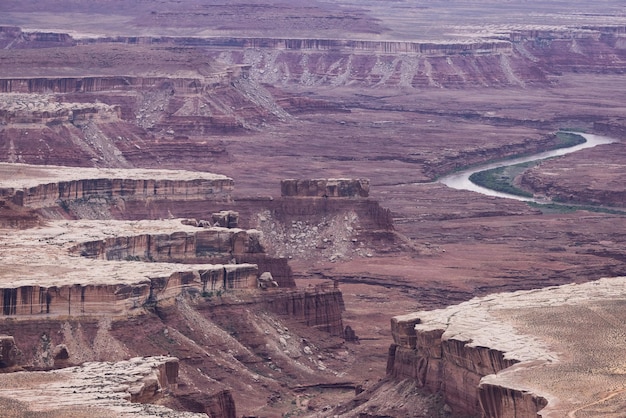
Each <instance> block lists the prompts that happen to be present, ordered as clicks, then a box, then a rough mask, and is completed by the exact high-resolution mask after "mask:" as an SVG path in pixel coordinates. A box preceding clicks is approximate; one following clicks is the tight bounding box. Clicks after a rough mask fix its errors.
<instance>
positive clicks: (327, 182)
mask: <svg viewBox="0 0 626 418" xmlns="http://www.w3.org/2000/svg"><path fill="white" fill-rule="evenodd" d="M369 189H370V183H369V180H367V179H358V180H351V179H317V180H294V179H289V180H282V181H281V182H280V192H281V193H280V194H281V196H282V197H343V198H346V197H355V198H357V197H367V196H368V195H369Z"/></svg>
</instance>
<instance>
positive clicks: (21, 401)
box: [0, 357, 206, 417]
mask: <svg viewBox="0 0 626 418" xmlns="http://www.w3.org/2000/svg"><path fill="white" fill-rule="evenodd" d="M177 380H178V359H176V358H173V357H136V358H131V359H130V360H127V361H120V362H117V363H99V362H89V363H85V364H83V365H82V366H77V367H69V368H65V369H62V370H54V371H49V372H17V373H9V374H2V375H0V382H1V384H0V387H2V389H0V397H1V398H2V400H1V401H0V405H2V407H3V411H4V412H6V413H14V412H18V411H19V412H21V413H24V412H25V411H29V412H30V413H37V412H39V411H41V412H44V411H45V412H46V413H48V414H49V413H57V414H59V415H55V416H74V417H88V416H117V417H127V416H132V417H153V416H160V417H201V416H204V417H206V415H205V414H194V413H190V412H180V411H173V410H171V409H168V408H165V407H162V406H157V405H154V404H153V403H154V402H156V401H158V400H160V399H162V398H165V397H167V396H169V395H170V394H171V392H172V391H174V390H175V389H176V386H177ZM8 400H11V401H13V403H10V402H8ZM9 416H12V415H9Z"/></svg>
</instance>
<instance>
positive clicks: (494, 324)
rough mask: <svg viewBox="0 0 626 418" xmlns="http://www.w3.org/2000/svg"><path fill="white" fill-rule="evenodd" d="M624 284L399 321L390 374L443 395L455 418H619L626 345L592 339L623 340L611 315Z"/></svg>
mask: <svg viewBox="0 0 626 418" xmlns="http://www.w3.org/2000/svg"><path fill="white" fill-rule="evenodd" d="M625 283H626V279H625V278H614V279H602V280H600V281H597V282H590V283H586V284H581V285H565V286H560V287H553V288H547V289H544V290H533V291H520V292H515V293H504V294H498V295H493V296H487V297H483V298H476V299H473V300H471V301H468V302H464V303H461V304H460V305H457V306H451V307H449V308H446V309H440V310H435V311H425V312H418V313H415V314H409V315H404V316H398V317H395V318H393V319H392V323H391V324H392V333H393V337H394V344H393V345H392V346H391V348H390V350H389V361H388V369H387V372H388V374H389V375H391V376H394V377H395V378H397V379H405V378H411V379H414V380H415V381H416V382H417V383H418V385H419V386H421V387H424V388H426V389H428V390H430V391H432V392H439V393H441V394H442V395H443V396H444V399H445V402H446V403H447V404H448V405H449V406H450V407H452V409H453V410H455V411H457V412H459V413H465V414H470V415H480V416H485V417H512V416H518V417H520V416H522V417H535V416H542V417H562V416H566V415H568V413H571V412H572V411H580V412H582V411H585V412H587V413H590V414H591V415H593V414H594V411H596V412H597V411H598V409H597V408H599V404H602V405H603V406H602V408H603V410H604V411H605V412H606V415H604V416H610V417H617V416H619V414H620V412H618V411H622V410H623V408H624V405H625V403H624V398H623V396H621V395H620V394H622V393H623V392H624V387H623V379H622V378H621V376H622V374H623V367H622V366H621V365H620V363H619V361H618V360H616V359H617V358H620V356H621V354H620V353H623V352H626V344H625V343H624V341H623V340H619V341H618V340H616V339H614V338H612V337H611V338H608V339H607V338H596V337H595V336H596V335H603V336H605V337H606V336H607V335H609V336H614V335H617V334H619V333H620V332H621V331H620V329H621V328H622V326H621V324H622V323H623V316H624V314H623V312H622V311H621V310H619V309H615V307H616V306H619V305H621V304H623V303H624V297H623V294H622V293H623V292H622V291H621V290H620V289H622V288H623V286H624V284H625ZM581 326H583V327H584V329H585V330H586V331H587V332H588V333H589V334H590V335H588V334H585V335H581V333H580V327H581ZM592 347H593V348H592ZM618 382H621V383H618ZM590 388H593V389H592V390H591V389H590Z"/></svg>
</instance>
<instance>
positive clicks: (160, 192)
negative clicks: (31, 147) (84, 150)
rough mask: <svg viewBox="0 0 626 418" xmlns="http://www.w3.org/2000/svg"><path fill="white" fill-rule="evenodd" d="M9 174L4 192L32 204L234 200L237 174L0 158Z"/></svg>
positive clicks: (1, 194) (1, 184) (2, 168)
mask: <svg viewBox="0 0 626 418" xmlns="http://www.w3.org/2000/svg"><path fill="white" fill-rule="evenodd" d="M0 172H2V173H4V174H5V175H6V177H4V180H3V181H2V182H0V197H2V198H4V199H8V200H11V201H12V202H13V203H14V204H16V205H19V206H27V207H29V208H35V209H40V208H46V207H54V206H58V205H59V204H61V205H63V206H66V207H69V206H70V205H71V204H72V203H79V204H80V203H81V202H86V203H89V201H90V199H94V200H96V201H99V200H100V201H105V202H106V203H107V204H108V205H122V206H123V205H124V202H126V201H131V202H132V201H141V202H146V201H159V200H165V201H183V202H184V201H207V200H209V201H218V202H228V201H229V200H230V193H231V192H232V190H233V180H232V179H230V178H228V177H226V176H221V175H216V174H211V173H204V172H185V171H172V170H161V171H159V170H141V169H128V170H126V171H124V177H123V178H119V173H118V172H116V171H115V170H111V169H89V168H80V169H77V168H64V167H58V166H29V165H22V164H0Z"/></svg>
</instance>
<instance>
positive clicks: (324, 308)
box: [264, 286, 345, 337]
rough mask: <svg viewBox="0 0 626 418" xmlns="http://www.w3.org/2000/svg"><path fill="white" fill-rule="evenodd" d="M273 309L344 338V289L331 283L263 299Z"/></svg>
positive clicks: (275, 311)
mask: <svg viewBox="0 0 626 418" xmlns="http://www.w3.org/2000/svg"><path fill="white" fill-rule="evenodd" d="M264 304H265V306H266V308H267V309H268V310H269V311H270V312H274V313H275V314H278V315H280V316H284V317H288V318H291V319H295V320H296V321H298V322H300V323H302V324H304V325H307V326H309V327H313V328H316V329H319V330H321V331H325V332H328V333H330V334H331V335H335V336H339V337H343V332H344V328H343V322H342V319H341V318H342V311H343V310H344V309H345V308H344V303H343V296H342V294H341V291H340V290H339V289H337V288H332V287H330V286H325V287H319V286H318V287H314V288H307V289H304V290H294V291H289V292H281V293H274V294H273V295H272V297H271V298H268V299H267V300H265V302H264Z"/></svg>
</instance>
